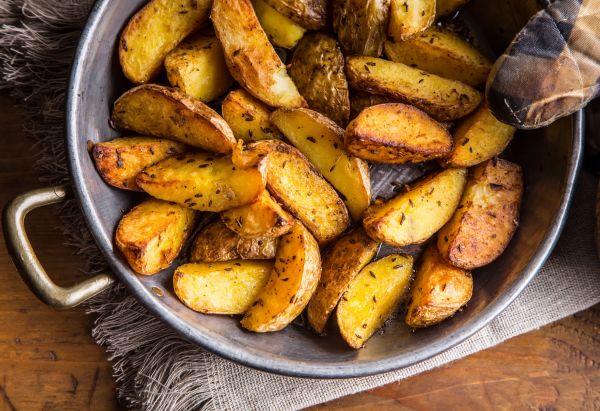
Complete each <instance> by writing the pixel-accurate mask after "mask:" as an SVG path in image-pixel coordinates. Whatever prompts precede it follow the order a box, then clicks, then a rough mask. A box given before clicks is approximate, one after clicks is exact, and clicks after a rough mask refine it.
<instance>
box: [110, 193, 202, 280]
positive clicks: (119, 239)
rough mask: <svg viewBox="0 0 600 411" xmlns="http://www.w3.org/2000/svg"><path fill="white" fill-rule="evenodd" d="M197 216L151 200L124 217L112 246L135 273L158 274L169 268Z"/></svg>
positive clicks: (169, 204) (192, 211)
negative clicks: (115, 247) (115, 246)
mask: <svg viewBox="0 0 600 411" xmlns="http://www.w3.org/2000/svg"><path fill="white" fill-rule="evenodd" d="M199 214H200V213H198V212H197V211H194V210H189V209H187V208H183V207H181V206H179V205H177V204H172V203H168V202H166V201H162V200H156V199H153V198H152V199H150V200H147V201H144V202H143V203H142V204H140V205H138V206H137V207H135V208H133V209H132V210H131V211H130V212H129V213H127V214H125V216H123V218H122V219H121V221H120V222H119V226H118V227H117V234H116V236H115V243H116V245H117V248H118V249H119V251H121V253H123V255H124V256H125V258H126V259H127V262H128V263H129V266H130V267H131V268H132V269H133V270H134V271H135V272H137V273H140V274H145V275H150V274H154V273H157V272H159V271H160V270H163V269H165V268H167V267H169V266H170V265H171V263H172V262H173V260H174V259H175V257H177V255H178V254H179V252H180V251H181V249H182V248H183V246H184V245H185V242H186V241H187V239H188V237H189V236H190V234H191V233H192V231H193V229H194V227H195V226H196V223H197V222H198V217H199Z"/></svg>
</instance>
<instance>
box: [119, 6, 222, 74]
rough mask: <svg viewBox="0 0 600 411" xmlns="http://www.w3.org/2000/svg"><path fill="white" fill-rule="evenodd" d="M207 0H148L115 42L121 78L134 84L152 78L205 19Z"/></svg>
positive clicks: (208, 7) (207, 11)
mask: <svg viewBox="0 0 600 411" xmlns="http://www.w3.org/2000/svg"><path fill="white" fill-rule="evenodd" d="M210 4H211V2H210V0H183V1H182V2H173V1H168V0H152V1H151V2H150V3H148V4H147V5H146V6H145V7H144V8H143V9H142V10H140V11H139V12H138V13H137V14H136V15H135V16H133V18H132V19H131V20H130V21H129V23H128V24H127V26H126V27H125V30H123V33H122V34H121V39H120V41H119V60H120V62H121V67H122V68H123V73H124V74H125V77H127V78H128V79H129V80H131V81H133V82H134V83H135V84H138V85H140V84H145V83H148V82H150V81H152V80H153V79H154V78H156V76H158V74H159V73H160V72H161V71H162V68H163V64H162V63H163V60H164V59H165V56H166V55H167V53H168V52H169V51H171V50H173V49H174V48H175V46H177V45H178V44H179V43H180V42H181V41H182V40H183V39H184V38H186V37H187V36H188V35H189V34H190V33H192V32H194V31H196V30H197V29H199V28H200V27H201V26H202V25H203V24H204V23H205V22H206V21H207V20H208V15H209V12H210Z"/></svg>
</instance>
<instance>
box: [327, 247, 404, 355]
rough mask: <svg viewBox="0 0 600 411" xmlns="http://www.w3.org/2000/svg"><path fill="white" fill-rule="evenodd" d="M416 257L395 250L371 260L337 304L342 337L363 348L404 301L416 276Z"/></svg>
mask: <svg viewBox="0 0 600 411" xmlns="http://www.w3.org/2000/svg"><path fill="white" fill-rule="evenodd" d="M412 266H413V258H412V257H411V256H407V255H402V254H392V255H389V256H387V257H385V258H382V259H381V260H377V261H375V262H374V263H371V264H369V265H368V266H366V267H365V268H363V269H362V270H361V272H360V273H359V274H358V275H357V276H356V277H354V279H353V280H352V281H351V282H350V284H349V285H348V291H347V292H346V293H345V294H344V295H343V296H342V299H341V300H340V303H339V304H338V308H337V321H338V325H339V327H340V332H341V333H342V337H343V338H344V340H346V342H347V343H348V344H349V345H350V347H352V348H361V347H362V346H363V345H365V342H366V341H367V340H368V339H369V338H370V337H371V336H372V335H373V334H374V333H375V331H377V330H378V329H379V328H381V326H383V324H384V322H385V321H386V320H387V319H389V318H390V317H391V316H393V315H394V314H395V312H396V309H397V308H398V306H399V305H400V304H401V303H402V301H404V297H405V296H406V292H407V290H408V287H409V285H410V279H411V276H412Z"/></svg>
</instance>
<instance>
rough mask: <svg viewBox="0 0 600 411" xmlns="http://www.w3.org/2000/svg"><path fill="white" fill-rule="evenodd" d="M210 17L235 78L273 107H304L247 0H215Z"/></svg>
mask: <svg viewBox="0 0 600 411" xmlns="http://www.w3.org/2000/svg"><path fill="white" fill-rule="evenodd" d="M211 20H212V22H213V24H214V26H215V32H216V33H217V37H218V38H219V40H220V41H221V44H222V45H223V52H224V54H225V61H226V62H227V67H229V71H230V72H231V75H232V76H233V78H234V79H236V80H237V81H238V82H239V83H240V84H241V85H242V87H244V88H245V89H246V90H248V91H249V92H250V94H252V95H253V96H254V97H256V98H258V99H260V100H262V101H263V102H264V103H266V104H268V105H270V106H273V107H291V108H296V107H306V100H304V98H303V97H302V96H301V95H300V94H299V93H298V90H297V89H296V86H295V85H294V82H293V81H292V79H291V78H290V76H288V74H287V71H286V69H285V65H284V64H283V63H282V62H281V60H280V59H279V57H278V56H277V53H275V49H274V48H273V46H272V45H271V43H269V39H268V38H267V35H266V34H265V32H264V31H263V29H262V28H261V27H260V23H259V22H258V19H257V18H256V14H255V13H254V9H253V8H252V4H251V3H250V0H214V2H213V6H212V11H211Z"/></svg>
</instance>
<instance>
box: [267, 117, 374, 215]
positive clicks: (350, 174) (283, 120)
mask: <svg viewBox="0 0 600 411" xmlns="http://www.w3.org/2000/svg"><path fill="white" fill-rule="evenodd" d="M271 120H272V121H273V123H275V125H276V126H277V127H278V128H279V129H280V130H281V131H282V132H283V133H284V135H285V136H286V137H287V138H288V140H290V141H291V142H292V144H293V145H294V146H295V147H296V148H297V149H298V150H300V151H301V152H302V154H304V155H305V156H306V157H307V158H308V160H309V161H310V162H311V163H312V164H314V165H315V166H316V167H317V169H318V170H319V172H320V173H321V174H322V175H323V176H324V177H325V178H326V179H327V181H329V182H330V183H331V184H332V185H333V186H334V187H335V188H336V189H337V190H338V191H339V192H340V193H341V195H342V197H343V200H344V202H345V203H346V206H347V207H348V210H349V212H350V214H351V216H352V219H353V220H355V221H360V219H361V217H362V213H363V212H364V211H365V210H366V209H367V207H369V205H370V204H371V179H370V175H369V165H368V164H367V163H366V162H365V161H363V160H361V159H360V158H358V157H354V156H352V155H349V153H348V152H347V151H346V150H345V149H344V130H343V129H341V128H340V127H338V126H337V125H336V124H335V123H334V122H333V121H331V120H330V119H328V118H327V117H325V116H323V115H322V114H319V113H317V112H315V111H312V110H308V109H295V110H291V109H283V108H280V109H278V110H276V111H275V112H274V113H273V114H272V115H271Z"/></svg>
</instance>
